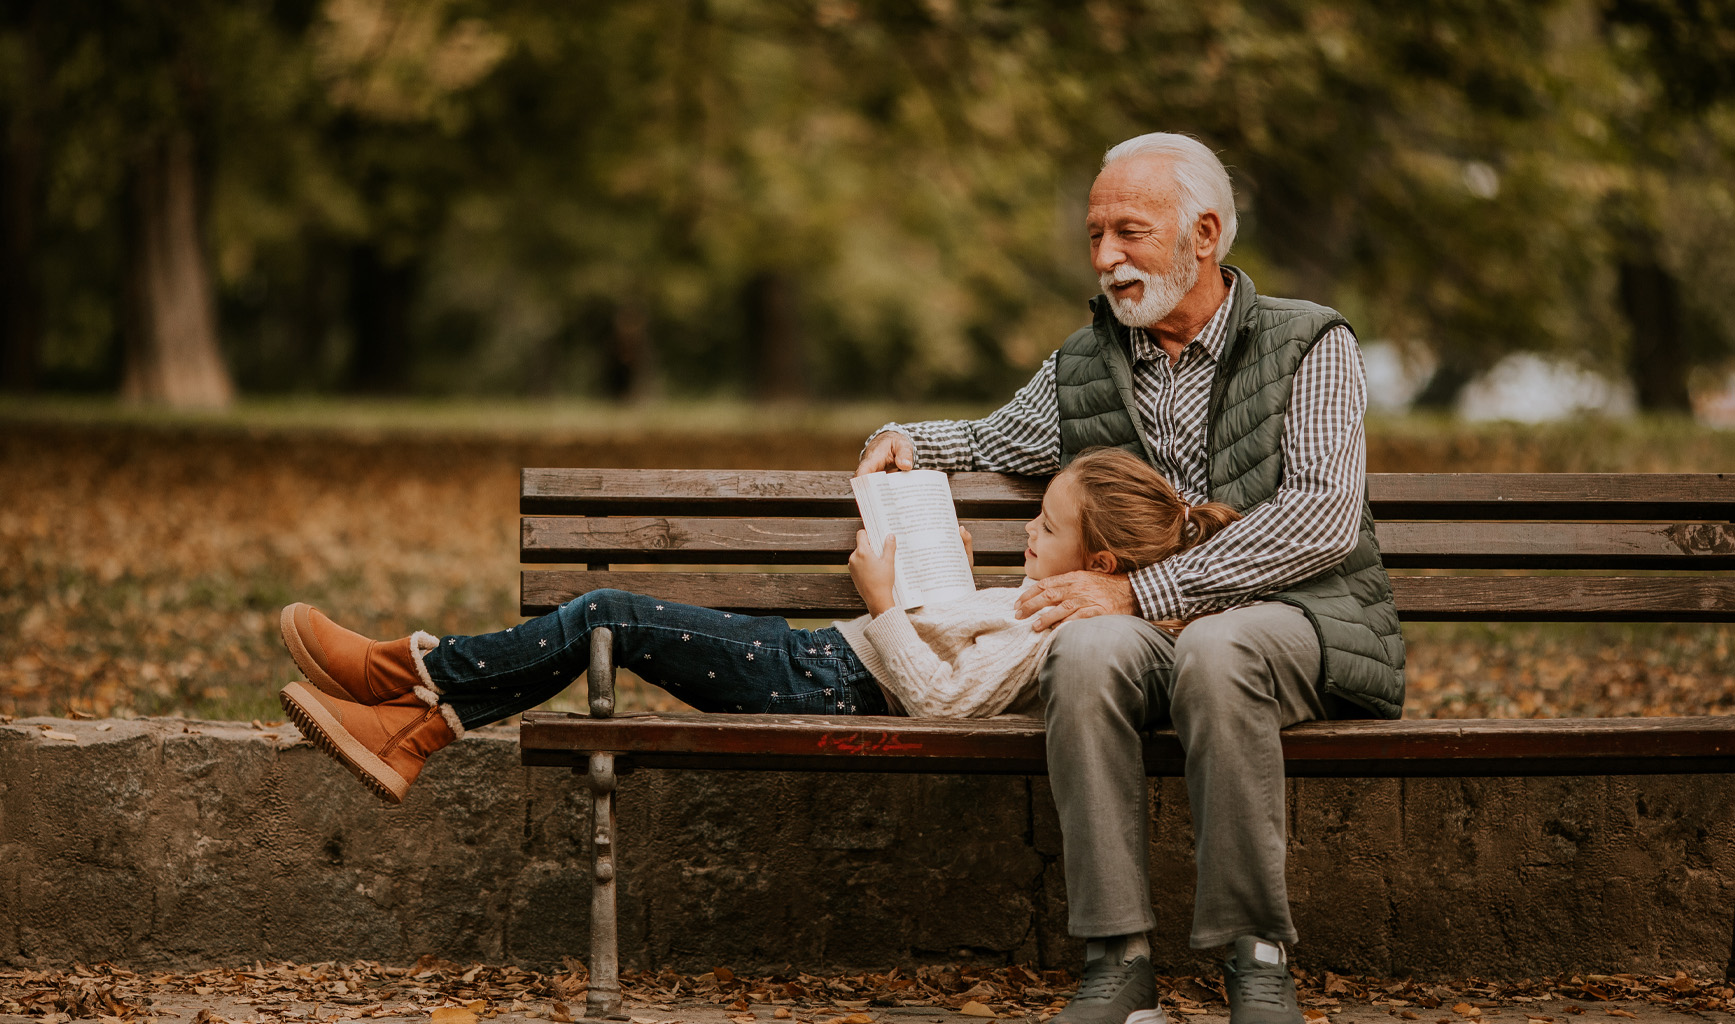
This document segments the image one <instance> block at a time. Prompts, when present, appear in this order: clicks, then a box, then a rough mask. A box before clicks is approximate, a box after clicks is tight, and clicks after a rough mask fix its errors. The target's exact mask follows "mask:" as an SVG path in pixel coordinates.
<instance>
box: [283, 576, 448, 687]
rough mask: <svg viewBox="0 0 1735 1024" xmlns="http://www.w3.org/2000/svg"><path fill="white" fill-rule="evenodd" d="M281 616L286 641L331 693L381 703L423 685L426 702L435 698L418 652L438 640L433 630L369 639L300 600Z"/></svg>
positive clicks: (300, 662)
mask: <svg viewBox="0 0 1735 1024" xmlns="http://www.w3.org/2000/svg"><path fill="white" fill-rule="evenodd" d="M277 622H278V630H279V632H281V633H282V634H283V646H285V647H287V648H289V656H290V657H292V658H294V659H295V664H296V665H297V666H299V667H300V668H301V671H302V673H303V674H305V675H306V676H307V680H308V682H311V683H312V684H313V685H315V686H317V687H319V688H320V689H321V690H323V691H324V692H326V693H328V694H330V695H331V696H333V697H337V698H339V699H340V700H353V701H355V702H357V703H359V704H383V703H385V702H386V701H389V700H395V699H396V698H398V697H401V696H403V695H404V694H406V693H409V692H411V691H412V690H414V689H415V688H416V687H418V686H422V687H426V689H427V692H426V693H424V694H422V698H423V700H424V701H425V702H426V703H429V704H432V703H434V702H435V700H436V699H437V698H436V697H435V696H434V683H433V680H431V679H429V678H428V673H427V670H426V669H425V668H423V667H422V665H421V662H420V661H419V660H418V659H417V657H416V655H417V653H418V652H420V651H427V650H432V649H433V648H434V647H436V646H438V644H439V641H438V640H436V639H434V637H433V635H432V634H429V633H423V632H420V631H418V632H416V633H415V634H413V635H411V636H406V637H404V638H402V639H399V640H389V641H381V640H370V639H368V638H367V637H365V636H362V635H361V634H360V633H357V632H354V631H353V630H348V629H344V628H343V627H342V626H340V625H338V624H337V623H335V622H333V621H331V619H330V618H328V617H326V615H325V613H323V612H321V611H320V610H319V609H318V608H315V607H313V606H312V605H310V604H302V603H301V602H299V601H297V602H296V603H295V604H292V605H289V606H288V607H286V608H284V609H283V614H282V616H280V617H279V618H278V620H277Z"/></svg>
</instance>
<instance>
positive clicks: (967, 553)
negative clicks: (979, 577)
mask: <svg viewBox="0 0 1735 1024" xmlns="http://www.w3.org/2000/svg"><path fill="white" fill-rule="evenodd" d="M958 536H959V537H962V538H963V539H964V561H966V562H969V563H970V568H972V569H974V568H976V541H975V538H973V537H971V536H970V531H969V530H966V529H964V528H963V527H962V526H960V527H958Z"/></svg>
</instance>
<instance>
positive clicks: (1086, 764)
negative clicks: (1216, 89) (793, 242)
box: [857, 133, 1404, 1024]
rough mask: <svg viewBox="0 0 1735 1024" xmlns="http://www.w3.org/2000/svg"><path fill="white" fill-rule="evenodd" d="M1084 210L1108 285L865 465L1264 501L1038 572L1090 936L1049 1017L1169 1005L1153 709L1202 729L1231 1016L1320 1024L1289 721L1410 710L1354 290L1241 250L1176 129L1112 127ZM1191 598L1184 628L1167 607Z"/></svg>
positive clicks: (1195, 795) (1201, 856)
mask: <svg viewBox="0 0 1735 1024" xmlns="http://www.w3.org/2000/svg"><path fill="white" fill-rule="evenodd" d="M1086 224H1087V226H1088V227H1089V230H1090V252H1091V262H1092V266H1093V267H1094V268H1095V270H1096V272H1097V274H1098V276H1099V279H1100V280H1101V283H1102V288H1103V292H1104V294H1103V295H1102V296H1099V297H1098V298H1097V299H1095V300H1093V301H1092V303H1091V306H1092V310H1093V312H1094V314H1095V317H1094V322H1093V323H1092V324H1091V326H1089V327H1086V328H1084V329H1082V330H1080V331H1078V332H1076V333H1074V334H1073V335H1072V336H1070V337H1069V338H1067V339H1066V341H1065V343H1064V344H1062V345H1061V347H1060V349H1059V350H1058V351H1056V352H1055V354H1054V355H1053V356H1051V357H1050V358H1049V359H1048V360H1047V361H1046V362H1045V363H1044V364H1043V365H1042V368H1041V369H1040V370H1039V371H1038V372H1037V374H1036V377H1035V379H1033V380H1032V381H1031V382H1030V383H1029V384H1028V385H1026V386H1025V387H1024V388H1023V389H1022V390H1020V391H1019V392H1018V394H1017V395H1016V396H1015V397H1014V398H1013V399H1012V401H1011V402H1009V403H1008V404H1007V405H1005V406H1004V407H1002V408H1001V409H999V410H998V411H996V412H995V413H993V414H992V415H990V416H988V417H986V418H984V419H981V420H973V421H954V420H941V421H930V422H925V423H912V424H895V423H894V424H888V425H887V426H886V427H884V428H882V429H881V430H880V431H879V432H877V433H876V434H875V435H874V436H873V437H872V438H870V439H869V442H868V444H867V446H866V448H865V449H864V450H863V454H862V461H861V465H860V467H859V469H858V470H857V472H858V473H865V472H873V471H875V470H881V469H911V468H914V467H917V466H920V467H923V468H934V469H946V470H994V471H1000V472H1011V473H1052V472H1054V471H1056V470H1057V469H1059V468H1060V467H1061V466H1063V465H1065V464H1066V463H1067V462H1068V461H1070V460H1071V459H1072V458H1073V457H1074V456H1075V455H1077V454H1078V453H1079V452H1081V451H1083V450H1084V449H1086V448H1089V447H1094V446H1097V445H1117V446H1120V447H1123V448H1126V449H1128V450H1130V451H1133V452H1135V453H1137V454H1139V455H1141V456H1143V457H1144V458H1146V459H1147V460H1148V461H1150V462H1151V463H1152V464H1153V465H1154V466H1156V467H1157V468H1158V469H1160V470H1162V471H1163V472H1164V473H1165V474H1166V475H1168V476H1169V477H1170V479H1171V481H1172V482H1173V483H1174V484H1175V485H1176V487H1177V488H1178V489H1179V490H1180V492H1181V494H1182V496H1183V497H1184V498H1186V500H1188V501H1189V502H1193V503H1199V502H1204V501H1209V500H1214V501H1226V502H1228V503H1230V504H1232V505H1234V506H1235V507H1237V508H1238V509H1240V510H1241V511H1242V513H1244V518H1243V519H1241V520H1240V521H1239V522H1237V523H1235V524H1233V525H1231V526H1229V527H1228V528H1226V529H1224V530H1223V531H1221V532H1220V533H1219V534H1218V535H1216V536H1214V537H1212V538H1211V539H1210V540H1208V541H1206V542H1204V543H1202V544H1200V545H1198V546H1196V547H1194V548H1192V549H1191V550H1189V551H1187V552H1184V553H1183V554H1181V555H1178V556H1176V557H1174V558H1171V559H1168V560H1166V561H1164V562H1162V563H1159V564H1157V565H1155V566H1151V567H1149V568H1147V569H1143V570H1140V571H1138V572H1135V573H1133V574H1131V575H1130V576H1127V575H1109V574H1103V573H1091V572H1079V573H1071V574H1068V575H1066V576H1061V577H1055V578H1050V579H1048V580H1045V581H1044V582H1043V584H1042V585H1041V586H1040V587H1037V588H1033V589H1032V591H1031V593H1030V594H1028V595H1027V596H1025V597H1024V598H1023V599H1022V601H1021V603H1020V607H1019V613H1020V614H1021V615H1026V616H1030V617H1032V618H1033V619H1034V623H1033V626H1034V628H1036V629H1051V628H1054V627H1056V626H1059V625H1060V624H1062V623H1065V624H1066V627H1065V628H1064V629H1062V630H1060V631H1059V632H1058V633H1057V634H1056V636H1055V640H1054V644H1053V647H1052V648H1051V652H1052V653H1051V654H1050V655H1049V657H1048V659H1047V661H1046V662H1045V664H1044V666H1043V669H1042V672H1041V676H1040V681H1041V686H1042V691H1043V696H1044V699H1045V701H1046V723H1047V732H1048V765H1049V775H1050V780H1051V783H1052V787H1053V791H1054V799H1055V805H1056V807H1057V809H1058V812H1059V817H1060V824H1061V830H1062V836H1063V843H1064V854H1065V865H1066V889H1067V902H1068V911H1069V920H1068V927H1069V930H1070V931H1071V932H1072V934H1074V935H1077V936H1080V937H1082V938H1084V939H1085V940H1086V950H1087V952H1086V963H1085V970H1084V976H1083V980H1082V983H1081V984H1080V986H1079V990H1078V992H1077V994H1076V995H1075V996H1074V997H1073V999H1072V1001H1071V1002H1070V1003H1069V1004H1068V1005H1067V1007H1066V1009H1065V1010H1064V1011H1063V1012H1062V1014H1061V1015H1060V1016H1059V1017H1057V1018H1056V1019H1055V1021H1054V1022H1053V1024H1156V1022H1160V1021H1161V1020H1162V1018H1163V1013H1162V1010H1161V1009H1160V1008H1159V1007H1158V1005H1157V998H1156V986H1155V981H1154V979H1153V977H1152V969H1151V963H1150V956H1149V953H1150V946H1149V940H1148V938H1147V933H1148V932H1149V930H1150V928H1151V927H1152V925H1153V924H1154V923H1155V918H1154V916H1153V915H1152V913H1151V907H1150V883H1149V880H1148V872H1147V867H1146V857H1147V839H1146V828H1147V812H1146V782H1145V773H1144V765H1143V761H1142V758H1141V743H1140V735H1139V734H1140V731H1141V730H1143V729H1145V728H1148V727H1150V726H1154V725H1158V724H1162V723H1164V722H1172V723H1173V725H1174V727H1175V729H1176V731H1177V732H1178V734H1179V736H1180V739H1181V744H1182V746H1183V748H1184V749H1185V751H1186V759H1187V760H1186V775H1187V794H1188V798H1189V801H1190V803H1191V807H1192V813H1193V825H1194V832H1195V834H1196V840H1195V859H1196V861H1197V870H1198V878H1197V882H1198V884H1197V891H1196V894H1195V900H1194V914H1193V930H1192V936H1191V942H1192V945H1193V946H1194V947H1195V948H1201V949H1203V948H1210V947H1215V946H1225V945H1232V946H1233V952H1232V953H1231V954H1230V956H1229V957H1228V959H1227V961H1226V962H1225V963H1224V977H1225V982H1226V986H1227V989H1228V992H1229V996H1230V1019H1231V1021H1232V1022H1233V1024H1300V1022H1301V1019H1302V1018H1301V1013H1300V1011H1299V1009H1298V1008H1297V1006H1296V1001H1295V986H1294V982H1293V980H1292V979H1291V976H1290V974H1289V968H1288V957H1287V953H1286V950H1285V946H1286V944H1288V943H1293V942H1294V941H1295V940H1296V934H1295V928H1294V925H1293V924H1292V923H1291V921H1290V916H1289V898H1288V892H1287V889H1286V886H1285V879H1284V854H1285V843H1284V838H1285V837H1284V770H1283V751H1282V747H1281V745H1280V742H1279V737H1278V730H1279V729H1281V728H1283V727H1284V726H1287V725H1291V724H1293V723H1295V722H1300V721H1306V720H1309V719H1317V718H1327V717H1351V716H1376V717H1397V716H1398V715H1399V714H1400V713H1401V705H1402V703H1403V690H1404V685H1403V660H1404V648H1403V640H1402V637H1401V636H1400V635H1399V632H1398V621H1397V613H1396V609H1395V608H1394V606H1393V604H1392V600H1391V585H1390V582H1389V581H1388V580H1387V578H1386V574H1385V570H1384V568H1383V567H1382V565H1381V564H1380V557H1379V549H1378V547H1377V545H1376V544H1375V543H1374V537H1373V519H1372V515H1371V514H1370V512H1369V510H1368V506H1367V501H1366V484H1365V478H1366V446H1365V440H1364V436H1363V432H1362V431H1363V427H1362V417H1363V413H1364V411H1365V409H1366V404H1367V395H1366V385H1365V381H1364V378H1363V374H1362V366H1361V358H1360V354H1359V352H1358V351H1357V348H1356V343H1355V337H1354V335H1353V334H1352V333H1351V332H1350V330H1349V326H1348V324H1347V323H1346V322H1345V321H1344V319H1343V318H1342V317H1341V316H1339V315H1338V314H1337V313H1336V312H1335V311H1333V310H1331V309H1327V308H1325V307H1323V306H1318V305H1315V304H1313V303H1309V302H1301V301H1297V300H1290V299H1274V298H1270V297H1267V296H1262V295H1259V294H1258V293H1257V292H1256V291H1255V290H1254V288H1253V284H1252V281H1250V280H1249V279H1248V277H1247V275H1246V274H1244V273H1242V272H1241V271H1239V270H1237V269H1235V268H1234V267H1230V266H1226V265H1223V264H1222V263H1221V260H1222V259H1223V257H1224V256H1226V255H1227V254H1228V252H1229V248H1230V246H1231V245H1232V244H1233V242H1234V239H1235V225H1236V216H1235V201H1234V193H1233V191H1232V189H1231V186H1230V183H1229V176H1228V173H1227V172H1226V171H1224V169H1223V166H1222V164H1221V163H1220V162H1219V161H1218V160H1217V158H1216V156H1215V155H1214V154H1212V153H1211V151H1210V150H1209V149H1207V148H1205V147H1204V146H1203V145H1201V144H1200V143H1199V142H1197V141H1196V140H1194V139H1191V138H1189V137H1187V136H1183V135H1173V134H1167V133H1156V134H1152V135H1144V136H1140V137H1138V138H1135V139H1130V140H1128V141H1127V142H1123V143H1121V144H1120V145H1118V146H1116V147H1114V148H1113V149H1111V150H1109V151H1108V154H1107V155H1106V156H1105V157H1104V159H1103V167H1102V171H1101V173H1100V174H1099V175H1098V176H1097V179H1096V182H1095V183H1094V184H1093V185H1092V187H1091V191H1090V206H1089V213H1088V216H1087V219H1086ZM1165 619H1190V620H1194V621H1192V622H1191V624H1190V625H1188V626H1187V627H1186V629H1184V630H1183V631H1182V632H1181V633H1180V635H1179V636H1178V637H1175V636H1171V635H1169V634H1168V633H1166V632H1164V631H1163V630H1161V629H1159V628H1157V627H1156V626H1155V625H1154V622H1155V621H1159V620H1165Z"/></svg>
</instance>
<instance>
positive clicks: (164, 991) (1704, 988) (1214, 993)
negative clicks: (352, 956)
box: [0, 957, 1735, 1024]
mask: <svg viewBox="0 0 1735 1024" xmlns="http://www.w3.org/2000/svg"><path fill="white" fill-rule="evenodd" d="M1296 981H1297V986H1298V991H1299V994H1300V997H1301V1002H1302V1005H1303V1006H1304V1007H1305V1008H1306V1009H1307V1010H1310V1011H1313V1012H1312V1013H1311V1014H1310V1016H1311V1017H1313V1018H1315V1019H1323V1018H1327V1017H1329V1016H1330V1015H1331V1014H1332V1013H1335V1012H1337V1010H1338V1009H1340V1008H1342V1007H1344V1006H1346V1005H1364V1006H1376V1007H1384V1008H1385V1009H1387V1011H1388V1012H1389V1013H1390V1014H1391V1015H1392V1016H1393V1017H1394V1018H1397V1019H1398V1020H1404V1021H1426V1022H1430V1024H1432V1022H1437V1021H1439V1020H1445V1021H1448V1022H1459V1024H1462V1022H1465V1021H1473V1020H1491V1019H1503V1020H1508V1021H1511V1022H1512V1024H1521V1022H1523V1024H1529V1022H1537V1024H1564V1022H1566V1021H1568V1020H1570V1019H1571V1018H1573V1017H1577V1016H1580V1015H1583V1014H1584V1013H1586V1006H1583V1005H1579V1004H1581V1003H1582V1004H1592V1005H1594V1004H1596V1003H1609V1002H1616V1001H1621V1002H1643V1003H1648V1004H1652V1005H1655V1006H1659V1007H1664V1008H1668V1009H1672V1010H1679V1011H1682V1012H1706V1011H1716V1012H1731V1011H1735V986H1732V985H1731V983H1729V982H1728V981H1725V980H1724V979H1721V978H1718V979H1698V978H1691V977H1688V976H1687V975H1685V974H1681V973H1677V974H1676V975H1675V976H1674V977H1650V976H1644V975H1636V974H1587V975H1571V976H1562V977H1558V978H1544V979H1533V980H1524V981H1513V982H1489V981H1481V980H1477V979H1468V980H1464V981H1459V982H1453V983H1437V982H1421V981H1408V980H1391V979H1381V978H1369V977H1357V976H1349V975H1339V974H1334V973H1330V972H1323V973H1312V972H1308V971H1304V970H1297V971H1296ZM621 982H622V993H623V995H624V996H625V998H626V1001H627V1004H628V1006H629V1008H638V1009H652V1010H659V1011H664V1012H668V1011H671V1010H673V1009H674V1008H675V1005H676V1004H677V1003H686V1004H688V1005H692V1004H695V1003H698V1004H712V1005H716V1006H723V1007H728V1008H730V1009H731V1010H738V1011H740V1012H738V1014H737V1015H738V1016H740V1017H741V1018H743V1019H744V1020H747V1021H756V1020H757V1019H758V1015H757V1013H756V1012H755V1011H754V1010H752V1009H751V1008H752V1007H763V1006H766V1005H771V1006H773V1008H774V1009H773V1012H772V1013H771V1014H770V1017H771V1018H772V1019H777V1020H793V1021H795V1024H873V1022H874V1021H875V1017H874V1012H875V1010H876V1009H883V1008H890V1007H896V1006H933V1007H936V1008H945V1009H948V1010H953V1011H960V1015H961V1016H962V1015H965V1014H968V1015H970V1016H982V1017H988V1016H992V1017H996V1018H1006V1017H1038V1018H1042V1017H1047V1016H1052V1015H1053V1013H1055V1012H1057V1011H1058V1010H1059V1008H1060V1007H1061V1006H1062V1005H1064V1004H1065V1001H1066V998H1067V997H1068V996H1069V995H1070V994H1071V993H1072V991H1073V989H1074V988H1075V987H1076V985H1077V983H1078V979H1077V977H1076V976H1075V975H1073V974H1072V973H1071V972H1068V971H1052V970H1039V969H1036V968H1032V967H1025V966H1011V967H978V966H956V965H943V966H942V965H929V966H922V967H916V968H912V969H902V968H894V969H892V970H890V971H886V972H883V973H875V972H870V973H859V974H846V975H816V974H808V973H805V972H789V973H780V974H763V975H751V976H749V975H741V974H737V973H735V972H734V971H731V970H730V969H728V968H726V967H720V968H717V969H715V970H713V971H708V972H706V973H704V974H698V975H689V974H682V973H680V972H677V971H673V970H667V969H665V970H661V971H626V972H623V974H622V977H621ZM587 987H588V974H587V972H586V971H585V968H584V965H582V964H580V963H578V962H577V961H575V960H571V959H568V960H567V961H566V964H565V967H564V969H563V970H561V971H556V972H539V971H530V970H525V969H523V968H520V967H512V966H498V965H489V964H472V965H470V966H467V967H466V966H463V965H460V964H456V963H452V962H450V961H446V960H439V959H436V958H433V957H423V958H422V959H421V960H419V961H417V962H416V963H415V964H414V965H412V966H409V967H393V966H384V965H381V964H378V963H374V962H371V961H357V962H354V963H349V964H335V963H319V964H294V963H288V962H277V963H270V964H266V963H263V962H261V963H255V964H254V965H253V966H251V967H241V968H232V969H231V968H219V969H212V970H206V971H198V972H192V973H175V972H160V973H139V972H135V971H130V970H127V969H126V968H123V967H117V966H114V965H112V964H107V963H104V964H96V965H94V966H88V967H87V966H82V965H81V966H76V967H73V968H69V969H50V970H41V971H29V970H12V971H0V1013H14V1014H23V1015H26V1016H32V1017H40V1018H44V1019H45V1020H47V1019H50V1018H52V1019H53V1020H66V1019H98V1018H107V1019H108V1021H109V1022H112V1021H114V1020H116V1019H118V1020H122V1021H131V1020H138V1019H141V1018H144V1017H148V1016H149V1015H150V1007H151V1005H152V1002H153V1000H154V999H159V998H161V997H163V996H165V995H170V994H179V995H187V994H191V995H195V996H212V997H221V998H224V999H227V1000H229V1001H231V1002H234V1003H240V1004H242V1005H245V1006H246V1007H247V1014H246V1016H247V1019H249V1020H255V1021H285V1020H288V1019H289V1014H288V1011H289V1010H290V1008H291V1006H292V1005H293V1004H296V1003H303V1004H305V1003H315V1004H317V1005H318V1006H319V1007H323V1008H324V1011H323V1012H317V1013H316V1017H317V1019H319V1020H321V1021H342V1020H358V1019H364V1018H372V1017H383V1016H400V1015H406V1014H415V1015H423V1014H427V1015H432V1019H433V1021H434V1024H475V1022H476V1021H478V1020H485V1019H487V1018H489V1017H492V1016H495V1015H496V1014H498V1013H500V1012H514V1013H524V1014H526V1015H527V1016H532V1017H539V1018H543V1019H546V1020H549V1021H552V1022H554V1024H570V1022H571V1021H572V1020H573V1019H574V1018H576V1017H577V1016H579V1014H580V1013H581V1012H582V1001H583V997H584V994H585V991H586V989H587ZM1158 987H1159V989H1160V991H1161V992H1162V993H1163V1002H1164V1004H1165V1005H1166V1006H1168V1007H1169V1008H1170V1009H1172V1010H1175V1011H1177V1012H1179V1013H1181V1014H1196V1013H1201V1012H1204V1010H1205V1009H1206V1008H1207V1007H1221V1006H1222V1005H1223V1003H1224V994H1223V989H1222V984H1221V982H1220V981H1219V980H1218V979H1217V978H1214V977H1212V978H1200V977H1162V978H1159V979H1158ZM972 1007H976V1008H980V1009H971V1008H972ZM984 1010H985V1011H987V1012H986V1013H983V1012H982V1011H984ZM1603 1013H1604V1014H1606V1015H1608V1016H1615V1017H1631V1016H1632V1014H1631V1013H1629V1012H1628V1011H1626V1010H1623V1009H1619V1008H1606V1009H1604V1011H1603ZM1442 1014H1445V1015H1447V1016H1442ZM200 1018H201V1019H200V1020H198V1021H195V1022H193V1024H232V1022H228V1021H226V1020H225V1019H224V1018H221V1017H218V1016H216V1015H215V1014H214V1013H212V1012H210V1011H202V1012H201V1013H200ZM296 1019H299V1020H305V1019H306V1014H305V1011H304V1010H303V1011H298V1012H297V1014H296Z"/></svg>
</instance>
